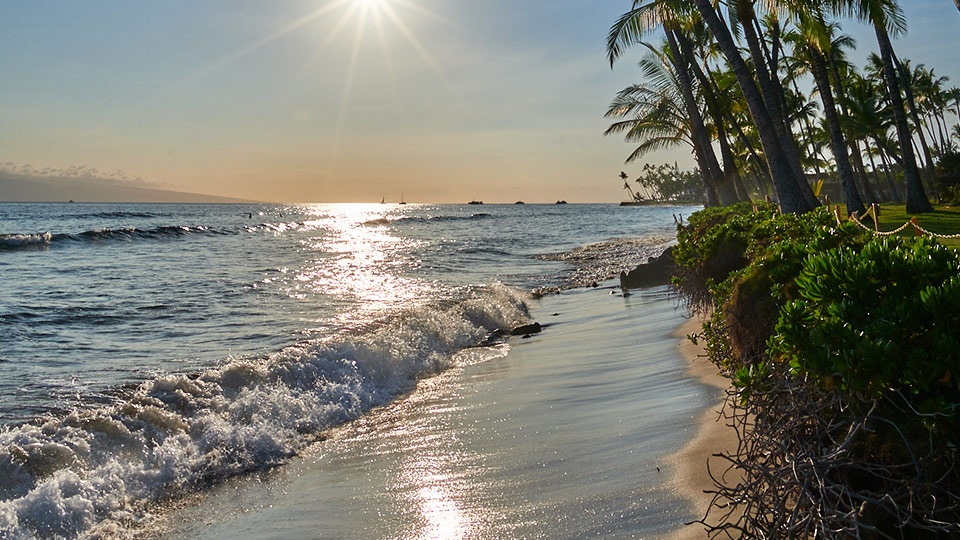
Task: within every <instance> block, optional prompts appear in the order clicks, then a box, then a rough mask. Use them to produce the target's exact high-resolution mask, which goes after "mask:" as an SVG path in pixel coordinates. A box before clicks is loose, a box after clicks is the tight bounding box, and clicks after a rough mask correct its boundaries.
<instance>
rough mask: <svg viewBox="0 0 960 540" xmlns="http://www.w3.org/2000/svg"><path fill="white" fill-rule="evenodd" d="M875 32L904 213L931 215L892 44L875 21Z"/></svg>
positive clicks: (884, 29)
mask: <svg viewBox="0 0 960 540" xmlns="http://www.w3.org/2000/svg"><path fill="white" fill-rule="evenodd" d="M873 28H874V31H875V33H876V35H877V44H878V45H879V48H880V58H881V59H882V60H883V78H884V79H885V80H886V83H887V91H888V92H889V93H890V105H891V107H892V108H893V117H894V121H895V123H896V126H897V138H898V139H899V141H900V152H901V153H902V154H903V171H904V177H905V179H906V184H907V212H908V213H911V214H919V213H922V212H931V211H933V205H931V204H930V199H928V198H927V192H926V190H925V189H924V188H923V181H922V180H921V178H920V170H919V168H918V167H917V159H916V156H915V154H914V152H913V144H912V139H911V137H910V126H909V124H908V123H907V115H906V113H905V112H904V111H905V109H904V105H903V97H902V96H901V95H900V83H899V82H898V80H897V71H896V68H894V65H893V44H891V43H890V36H889V35H888V34H887V30H886V28H884V27H883V25H882V24H881V22H880V21H874V23H873Z"/></svg>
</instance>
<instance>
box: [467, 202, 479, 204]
mask: <svg viewBox="0 0 960 540" xmlns="http://www.w3.org/2000/svg"><path fill="white" fill-rule="evenodd" d="M467 204H483V201H470V202H468V203H467Z"/></svg>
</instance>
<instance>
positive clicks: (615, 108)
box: [604, 47, 729, 206]
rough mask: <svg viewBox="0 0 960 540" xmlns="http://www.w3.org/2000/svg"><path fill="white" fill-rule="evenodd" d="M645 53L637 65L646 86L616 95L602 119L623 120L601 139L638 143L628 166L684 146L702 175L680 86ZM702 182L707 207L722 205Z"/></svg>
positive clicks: (656, 57)
mask: <svg viewBox="0 0 960 540" xmlns="http://www.w3.org/2000/svg"><path fill="white" fill-rule="evenodd" d="M649 49H650V51H651V52H650V54H648V55H647V56H646V57H644V58H643V59H642V60H641V62H640V64H639V65H640V68H641V72H642V73H643V74H644V75H645V79H646V80H647V82H645V83H643V84H635V85H632V86H629V87H627V88H625V89H623V90H621V91H620V92H619V93H618V94H617V97H616V98H615V99H614V101H613V102H612V103H611V104H610V107H609V108H608V110H607V113H606V116H607V117H608V118H627V119H626V120H621V121H618V122H614V123H613V124H612V125H611V126H610V127H609V128H607V130H606V131H605V132H604V135H610V134H614V133H625V139H626V140H627V141H629V142H638V143H640V144H639V146H637V147H636V149H634V151H633V152H632V153H631V154H630V155H629V156H628V157H627V160H626V161H627V162H628V163H629V162H631V161H634V160H636V159H637V158H639V157H640V156H642V155H644V154H646V153H648V152H651V151H653V150H660V149H663V148H668V147H672V146H676V145H679V144H688V145H690V147H691V148H692V149H693V150H694V155H695V157H696V160H697V164H698V165H699V166H700V167H701V171H702V170H703V167H704V166H705V162H704V155H703V147H702V145H700V143H698V140H697V134H696V133H695V128H694V126H693V123H694V118H692V117H691V115H690V114H689V110H688V108H687V106H686V102H685V99H686V98H685V97H684V96H683V91H682V89H681V83H680V81H679V80H678V77H677V76H676V74H675V73H674V72H673V70H672V69H671V64H670V62H669V61H667V60H666V57H665V56H666V55H664V54H663V53H662V52H659V51H657V50H656V49H655V48H653V47H649ZM703 129H704V130H705V128H703ZM711 152H712V150H711ZM711 155H713V154H711ZM715 160H716V157H715V156H714V162H715ZM715 167H716V165H715ZM703 178H704V184H705V186H704V191H705V194H706V198H707V205H708V206H716V205H719V204H721V203H723V202H724V201H722V200H721V199H720V197H719V195H718V193H717V189H716V184H715V182H713V181H712V180H711V177H710V176H708V175H707V174H704V175H703ZM728 203H729V202H728Z"/></svg>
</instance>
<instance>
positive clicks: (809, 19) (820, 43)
mask: <svg viewBox="0 0 960 540" xmlns="http://www.w3.org/2000/svg"><path fill="white" fill-rule="evenodd" d="M794 15H795V17H796V19H797V30H798V31H797V33H795V34H791V35H790V36H789V38H790V39H791V40H792V41H793V42H794V43H795V46H794V54H796V55H798V56H799V57H800V58H801V59H804V60H806V61H807V63H808V64H809V66H810V72H811V74H812V75H813V79H814V82H815V83H816V85H817V92H818V93H819V94H820V102H821V104H822V105H823V114H824V118H825V120H826V125H827V129H828V132H829V134H830V147H831V149H832V151H833V156H834V160H835V161H836V165H837V174H838V175H839V176H840V185H841V187H842V188H843V195H844V198H845V200H846V204H847V215H850V214H852V213H856V214H857V215H860V214H862V213H864V212H865V211H866V207H864V205H863V199H862V198H861V197H860V192H859V191H858V190H857V185H856V183H855V182H854V179H853V168H852V167H851V165H850V158H849V156H848V155H847V142H846V140H845V138H844V135H843V130H842V129H841V127H840V116H839V115H838V114H837V106H836V103H835V102H834V99H833V90H832V88H831V84H830V71H829V69H828V63H827V62H828V61H827V59H828V57H829V56H830V47H832V46H833V42H834V39H833V38H834V34H835V33H836V30H837V27H836V25H831V24H827V22H826V20H825V17H824V13H823V11H822V10H821V8H820V5H819V4H813V5H810V6H808V7H807V9H799V10H797V11H795V12H794Z"/></svg>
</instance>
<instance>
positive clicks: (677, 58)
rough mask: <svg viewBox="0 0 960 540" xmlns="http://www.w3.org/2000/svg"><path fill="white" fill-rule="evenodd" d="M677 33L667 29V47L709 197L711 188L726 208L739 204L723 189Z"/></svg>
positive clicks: (721, 176)
mask: <svg viewBox="0 0 960 540" xmlns="http://www.w3.org/2000/svg"><path fill="white" fill-rule="evenodd" d="M675 32H676V31H675V30H672V29H667V30H666V32H665V34H666V37H667V45H668V46H669V47H670V56H671V61H672V62H673V67H674V70H675V71H676V73H677V81H678V82H679V83H680V92H681V94H682V96H683V106H684V108H685V109H686V111H687V116H688V117H689V119H690V127H691V131H692V133H691V136H692V138H693V142H694V151H695V152H696V153H697V154H698V155H699V156H700V159H699V160H698V161H699V162H700V174H701V175H703V178H704V181H705V182H706V183H707V187H708V194H709V192H710V189H713V190H714V191H715V193H716V195H717V197H718V198H719V201H718V202H719V203H720V204H721V205H724V206H726V205H729V204H733V203H735V202H737V201H736V200H735V198H734V200H731V199H730V197H729V193H728V190H725V189H724V187H723V186H722V183H723V182H722V179H723V173H722V172H721V170H720V163H719V162H718V161H717V155H716V154H715V153H714V152H713V146H712V145H711V144H710V132H709V131H707V127H706V125H705V124H704V122H703V115H702V114H701V113H700V106H699V103H698V102H697V99H696V96H694V94H693V83H692V81H691V79H690V70H689V68H688V64H689V63H688V58H686V57H685V56H684V55H683V52H682V51H681V50H680V46H679V44H678V43H677V36H676V33H675ZM734 195H735V193H734ZM708 201H709V197H708Z"/></svg>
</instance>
